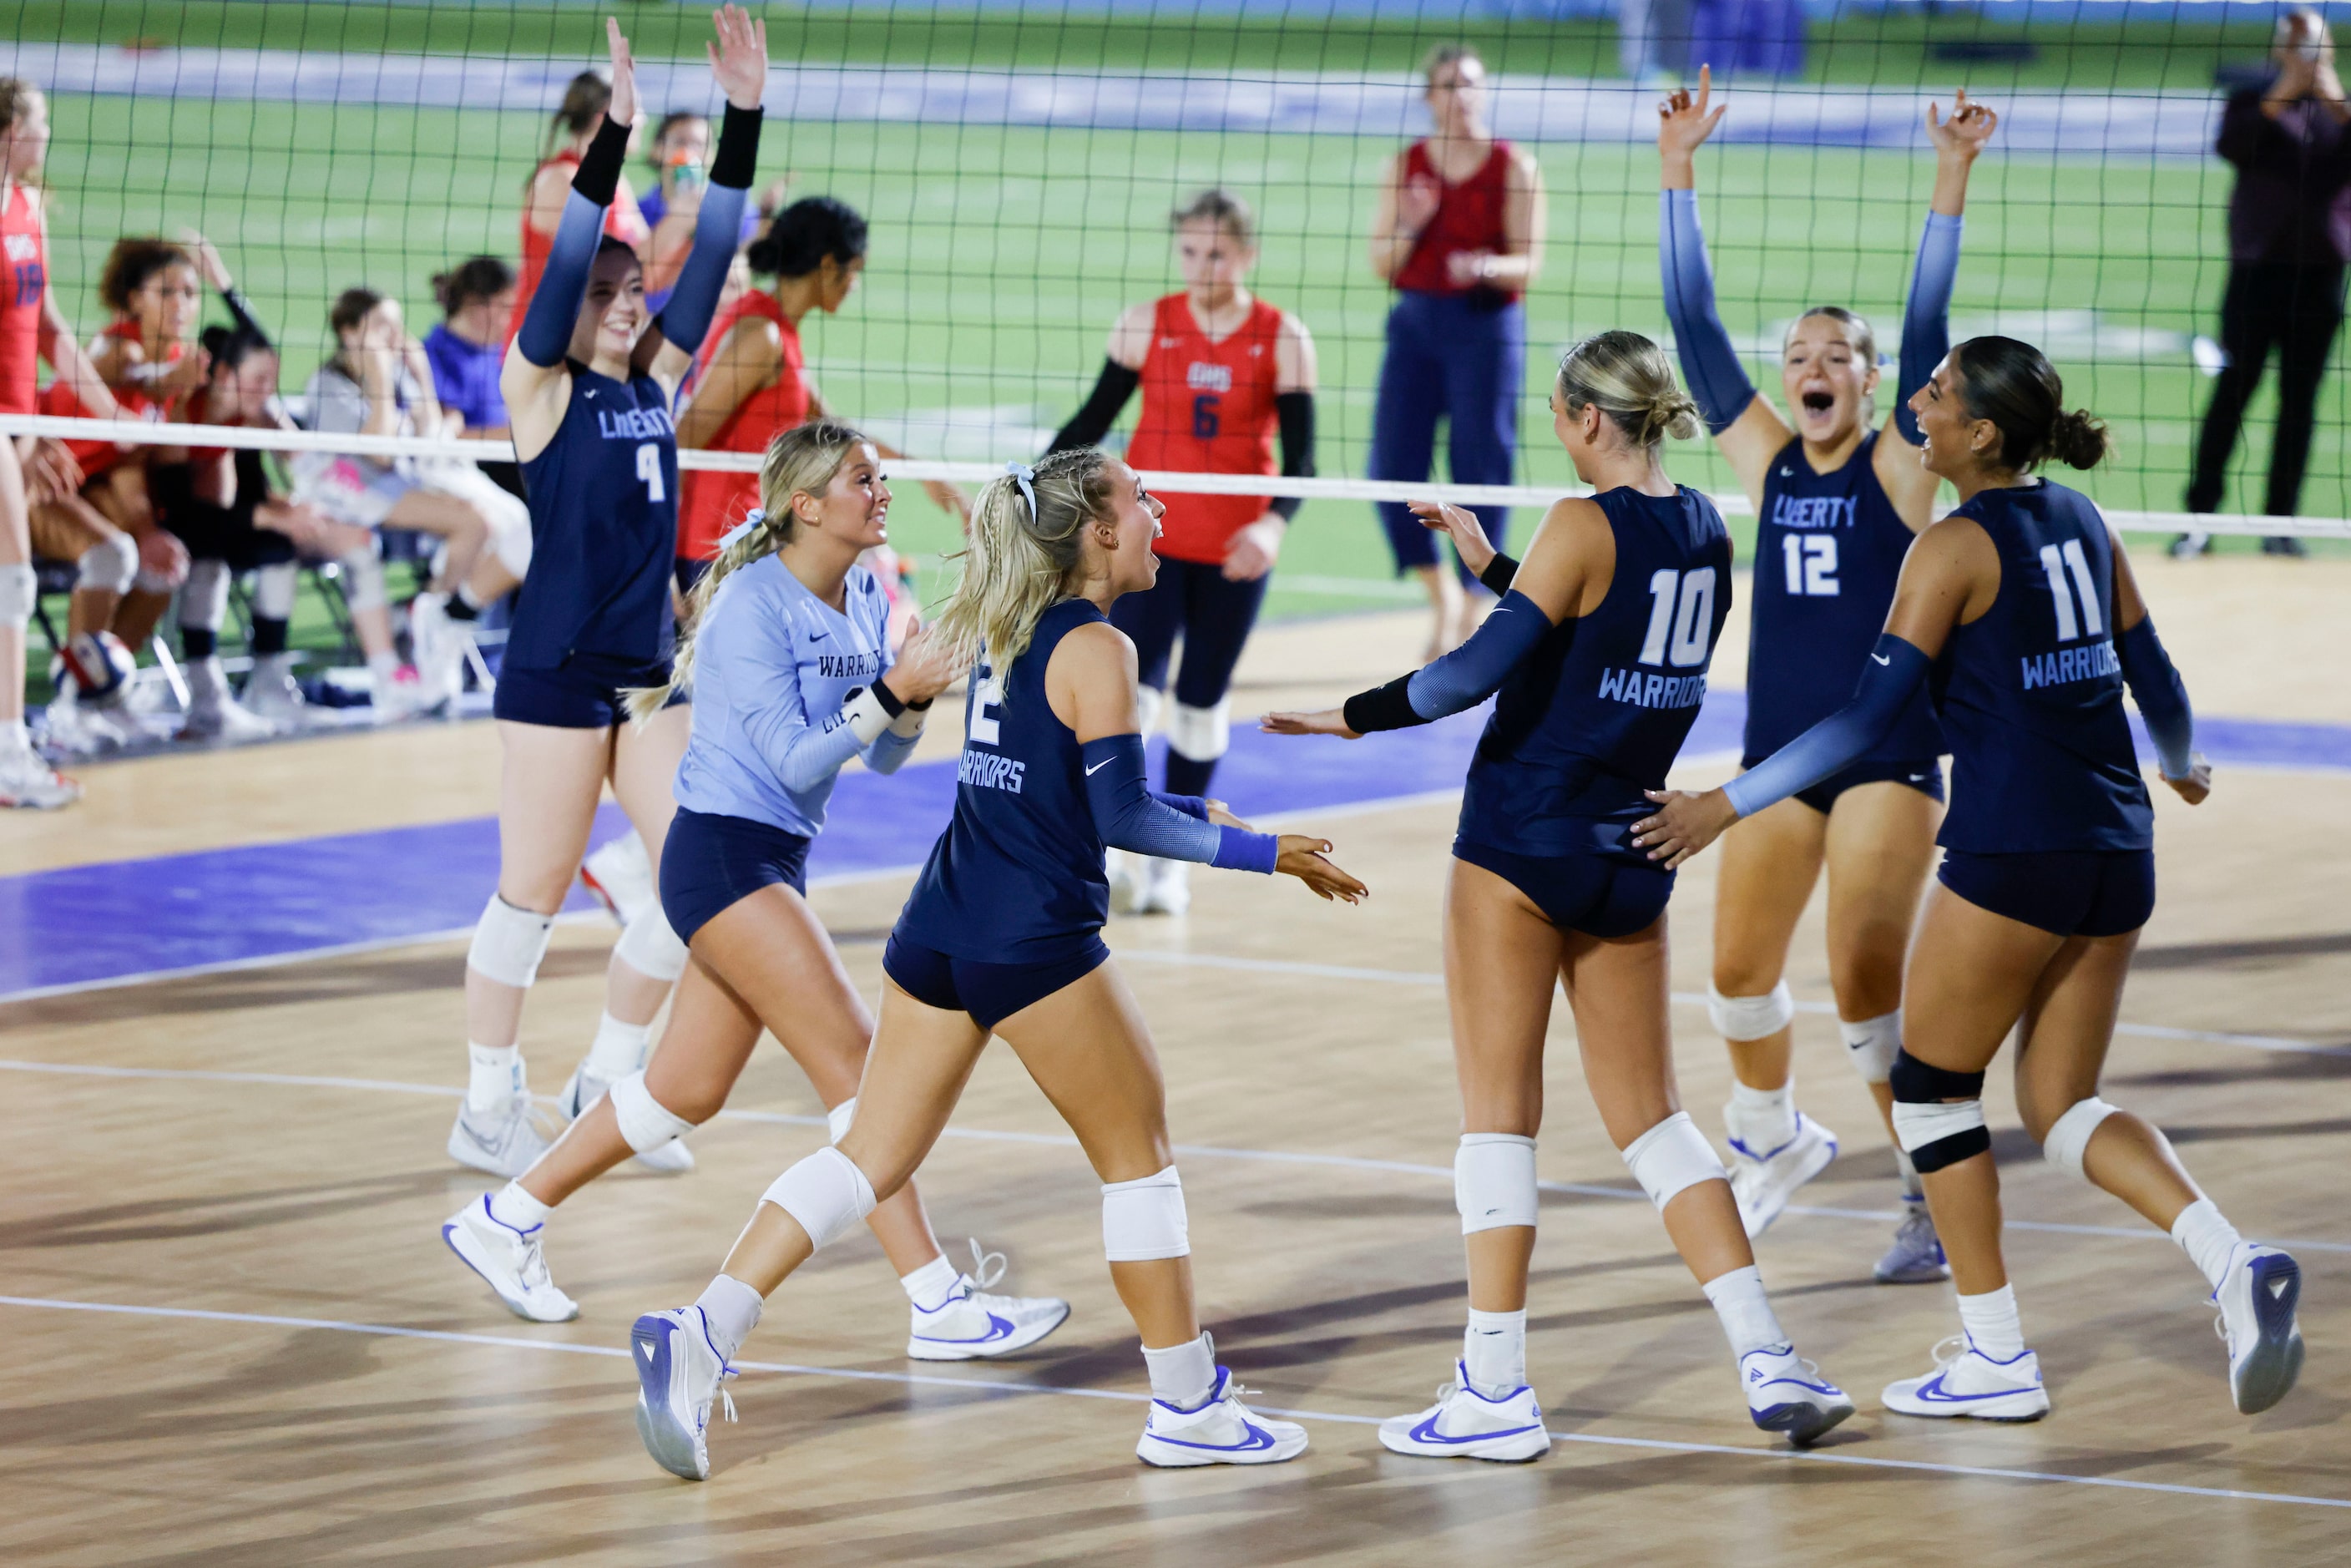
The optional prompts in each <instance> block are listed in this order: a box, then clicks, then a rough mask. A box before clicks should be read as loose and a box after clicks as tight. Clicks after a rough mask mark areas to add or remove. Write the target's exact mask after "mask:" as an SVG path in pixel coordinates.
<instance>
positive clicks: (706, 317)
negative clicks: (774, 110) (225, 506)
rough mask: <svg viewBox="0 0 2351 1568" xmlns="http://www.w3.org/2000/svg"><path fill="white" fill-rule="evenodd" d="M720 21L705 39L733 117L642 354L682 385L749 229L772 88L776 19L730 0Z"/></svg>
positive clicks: (663, 377) (657, 373) (653, 368)
mask: <svg viewBox="0 0 2351 1568" xmlns="http://www.w3.org/2000/svg"><path fill="white" fill-rule="evenodd" d="M713 21H714V23H715V25H716V28H717V31H718V38H717V41H716V43H713V44H710V45H707V46H705V47H706V48H707V49H708V51H709V54H710V74H711V75H712V76H713V77H714V78H716V79H717V82H718V86H719V89H720V90H722V91H724V92H725V93H726V120H724V122H723V123H722V124H721V125H720V127H719V131H718V146H717V149H716V152H713V153H712V154H711V157H710V185H709V188H708V189H706V190H705V191H704V192H703V194H702V206H701V209H700V210H699V211H698V212H697V213H696V214H695V219H694V248H693V250H692V251H690V252H689V253H687V256H686V258H685V265H684V267H680V268H679V269H678V274H677V286H676V287H675V288H674V289H673V290H672V291H671V293H670V297H669V303H668V304H666V305H664V307H663V308H662V313H661V314H660V315H659V316H658V317H656V318H654V320H653V327H652V329H650V330H649V331H647V332H646V334H645V336H644V338H643V340H640V341H639V342H638V344H637V354H636V362H637V363H638V364H639V365H641V366H643V367H644V368H645V369H646V371H649V372H650V373H651V374H652V375H653V377H655V378H656V379H657V380H659V381H660V382H662V383H663V384H664V385H665V386H669V387H673V388H674V387H675V386H676V385H677V383H678V382H680V381H681V380H682V379H684V375H685V372H686V370H687V368H688V367H689V366H691V365H692V364H693V363H694V355H695V350H698V349H700V348H701V347H702V340H703V338H704V336H705V334H707V333H708V332H709V330H710V321H711V318H712V317H714V316H715V315H716V314H717V311H718V296H719V294H720V292H721V291H723V290H724V289H725V288H726V269H727V267H728V266H729V265H730V264H732V263H733V261H734V259H735V247H736V246H737V243H738V242H739V241H740V240H741V238H742V235H743V207H744V204H745V203H746V202H747V201H748V200H749V199H750V193H751V177H752V175H753V174H754V173H756V172H758V165H759V121H760V118H761V115H760V109H759V98H760V95H761V94H762V93H764V92H766V91H767V88H768V25H767V24H766V23H765V22H757V21H753V20H752V19H751V17H750V16H749V14H748V13H747V12H746V11H745V10H744V9H743V8H742V7H741V6H740V5H726V6H722V7H721V8H720V9H719V10H718V12H717V13H716V16H715V17H714V18H713Z"/></svg>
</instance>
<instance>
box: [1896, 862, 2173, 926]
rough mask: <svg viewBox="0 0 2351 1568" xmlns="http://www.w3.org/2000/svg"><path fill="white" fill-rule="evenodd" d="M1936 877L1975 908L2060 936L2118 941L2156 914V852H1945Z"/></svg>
mask: <svg viewBox="0 0 2351 1568" xmlns="http://www.w3.org/2000/svg"><path fill="white" fill-rule="evenodd" d="M1936 874H1937V876H1938V878H1939V879H1940V881H1941V882H1942V884H1943V885H1944V886H1945V887H1948V888H1949V889H1950V890H1951V891H1952V892H1953V893H1956V894H1959V896H1960V897H1961V898H1964V899H1966V900H1967V901H1968V902H1969V903H1970V904H1974V905H1975V906H1976V907H1977V908H1979V909H1989V910H1991V912H1992V913H1993V914H1994V915H2006V916H2007V917H2008V918H2009V919H2011V920H2015V921H2020V922H2022V924H2024V925H2035V926H2039V927H2040V928H2041V929H2042V930H2043V931H2048V932H2053V933H2054V934H2055V935H2057V936H2121V935H2122V934H2123V933H2124V932H2126V931H2136V930H2137V929H2138V928H2139V927H2140V926H2142V925H2146V924H2147V916H2148V915H2153V914H2154V913H2155V852H2154V851H2153V850H2043V851H2039V852H2034V853H2031V854H2015V855H1987V854H1976V853H1973V852H1970V851H1967V850H1946V851H1944V852H1943V869H1942V870H1941V871H1940V872H1938V873H1936Z"/></svg>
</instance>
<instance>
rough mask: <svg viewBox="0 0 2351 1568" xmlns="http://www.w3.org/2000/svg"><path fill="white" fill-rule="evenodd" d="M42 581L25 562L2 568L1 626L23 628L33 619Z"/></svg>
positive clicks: (0, 568) (14, 562) (8, 564)
mask: <svg viewBox="0 0 2351 1568" xmlns="http://www.w3.org/2000/svg"><path fill="white" fill-rule="evenodd" d="M40 597H41V580H40V578H39V577H37V575H35V573H34V571H33V569H32V568H31V567H29V566H27V565H26V564H25V563H24V562H23V561H21V560H18V561H10V562H8V563H7V564H6V565H5V566H0V626H23V625H24V624H25V623H26V622H28V621H30V620H31V619H32V618H33V606H34V605H35V604H36V603H37V602H38V601H39V600H40Z"/></svg>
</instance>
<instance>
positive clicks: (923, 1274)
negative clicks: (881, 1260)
mask: <svg viewBox="0 0 2351 1568" xmlns="http://www.w3.org/2000/svg"><path fill="white" fill-rule="evenodd" d="M962 1280H963V1276H962V1275H961V1274H959V1273H957V1272H956V1266H955V1265H954V1264H952V1263H950V1262H948V1261H947V1260H946V1258H945V1257H938V1258H934V1259H932V1260H930V1261H929V1262H927V1263H925V1264H924V1265H923V1266H922V1267H921V1268H919V1269H917V1270H914V1272H913V1273H911V1274H901V1275H899V1276H898V1283H900V1284H901V1285H904V1286H905V1287H906V1299H907V1300H908V1301H912V1302H914V1305H916V1306H918V1307H920V1308H922V1309H923V1311H925V1312H937V1311H938V1310H939V1309H940V1308H941V1307H944V1306H946V1304H947V1298H948V1297H949V1296H952V1295H954V1294H955V1289H956V1285H957V1284H958V1283H960V1282H961V1281H962Z"/></svg>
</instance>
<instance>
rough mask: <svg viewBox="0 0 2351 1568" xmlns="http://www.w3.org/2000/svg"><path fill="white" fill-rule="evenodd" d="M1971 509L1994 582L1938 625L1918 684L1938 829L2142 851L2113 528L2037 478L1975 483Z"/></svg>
mask: <svg viewBox="0 0 2351 1568" xmlns="http://www.w3.org/2000/svg"><path fill="white" fill-rule="evenodd" d="M1952 515H1953V516H1954V517H1972V518H1974V519H1975V521H1976V522H1977V524H1978V525H1980V527H1981V528H1983V531H1984V532H1985V533H1987V534H1989V535H1990V536H1991V542H1992V547H1993V548H1994V549H1997V550H1999V551H2000V593H1999V596H1998V597H1997V598H1995V599H1994V600H1993V601H1992V604H1991V609H1990V610H1988V611H1986V612H1984V613H1983V614H1982V616H1981V617H1980V618H1979V619H1977V620H1975V621H1973V622H1969V623H1968V624H1966V625H1963V626H1954V627H1953V628H1952V629H1951V640H1950V641H1949V643H1946V644H1944V647H1943V656H1942V657H1941V658H1939V659H1938V660H1936V661H1935V668H1934V673H1933V675H1932V676H1931V685H1932V686H1933V689H1934V694H1935V706H1936V710H1937V711H1938V713H1939V714H1940V715H1941V716H1942V721H1943V734H1944V735H1945V737H1948V738H1949V743H1950V747H1951V810H1950V814H1949V815H1948V816H1946V817H1945V818H1944V819H1943V831H1942V834H1941V837H1940V842H1941V843H1942V844H1943V845H1944V846H1945V847H1946V848H1948V849H1954V850H1968V851H1972V852H1975V853H1977V854H2023V853H2028V852H2037V851H2044V850H2143V849H2147V848H2149V847H2151V846H2152V845H2153V844H2154V842H2155V813H2154V810H2153V808H2152V807H2151V806H2150V805H2149V804H2148V801H2147V782H2146V780H2145V779H2141V778H2140V777H2139V771H2138V755H2137V750H2136V749H2135V748H2134V747H2133V746H2132V744H2131V732H2130V724H2129V721H2128V720H2127V719H2126V718H2125V717H2124V716H2123V674H2122V664H2121V663H2120V661H2119V660H2118V659H2116V655H2115V643H2114V635H2115V613H2114V597H2115V553H2114V539H2113V536H2111V535H2110V534H2108V533H2107V532H2106V525H2105V519H2103V518H2102V517H2099V516H2098V509H2097V507H2094V506H2092V505H2091V504H2090V499H2089V497H2086V496H2085V495H2083V494H2082V493H2081V492H2080V491H2078V490H2069V489H2067V488H2066V487H2065V486H2063V485H2052V484H2049V483H2048V482H2046V481H2043V482H2042V483H2041V484H2038V485H2030V486H2022V487H2020V488H2018V489H2013V490H1985V491H1982V492H1980V494H1978V495H1977V496H1976V497H1974V498H1973V499H1971V500H1969V501H1967V502H1965V503H1963V504H1962V505H1960V506H1959V507H1958V508H1957V509H1956V510H1955V511H1954V512H1953V513H1952Z"/></svg>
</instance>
